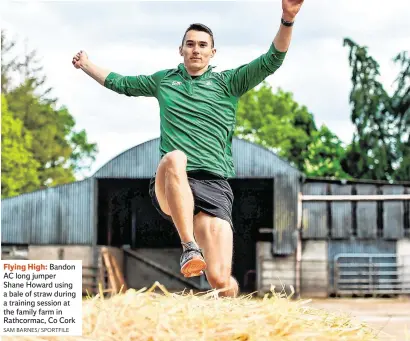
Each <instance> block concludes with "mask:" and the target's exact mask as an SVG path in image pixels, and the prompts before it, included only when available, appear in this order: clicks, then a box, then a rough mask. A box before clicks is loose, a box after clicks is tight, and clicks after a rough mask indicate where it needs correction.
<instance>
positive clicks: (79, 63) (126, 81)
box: [72, 51, 165, 97]
mask: <svg viewBox="0 0 410 341" xmlns="http://www.w3.org/2000/svg"><path fill="white" fill-rule="evenodd" d="M72 63H73V65H74V67H75V68H76V69H81V70H83V71H84V72H85V73H86V74H87V75H88V76H90V77H91V78H93V79H95V80H96V81H97V82H98V83H99V84H101V85H102V86H104V87H105V88H107V89H110V90H112V91H114V92H116V93H118V94H123V95H126V96H134V97H137V96H145V97H155V96H156V92H157V87H158V84H159V82H160V81H161V78H162V77H163V76H164V73H165V70H162V71H159V72H156V73H154V74H153V75H148V76H146V75H138V76H122V75H120V74H118V73H115V72H112V71H109V70H105V69H103V68H101V67H99V66H97V65H95V64H94V63H92V62H91V61H90V60H89V59H88V56H87V54H86V53H85V52H84V51H80V52H78V53H77V54H76V55H74V57H73V61H72Z"/></svg>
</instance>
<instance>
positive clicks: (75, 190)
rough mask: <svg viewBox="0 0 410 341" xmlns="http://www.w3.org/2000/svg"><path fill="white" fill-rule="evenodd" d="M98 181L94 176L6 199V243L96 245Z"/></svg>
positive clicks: (3, 226)
mask: <svg viewBox="0 0 410 341" xmlns="http://www.w3.org/2000/svg"><path fill="white" fill-rule="evenodd" d="M95 182H96V180H95V179H93V178H90V179H87V180H84V181H78V182H75V183H71V184H67V185H62V186H57V187H53V188H48V189H46V190H40V191H36V192H33V193H28V194H23V195H20V196H17V197H14V198H9V199H4V200H2V204H1V241H2V243H5V244H9V243H10V244H43V245H45V244H88V245H92V244H93V243H95V238H96V234H95V232H96V231H95V201H94V195H95V191H96V184H95Z"/></svg>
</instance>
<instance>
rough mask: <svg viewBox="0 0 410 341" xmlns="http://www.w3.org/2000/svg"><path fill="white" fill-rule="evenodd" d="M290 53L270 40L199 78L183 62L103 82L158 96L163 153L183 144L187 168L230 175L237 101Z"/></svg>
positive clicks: (114, 87) (125, 91)
mask: <svg viewBox="0 0 410 341" xmlns="http://www.w3.org/2000/svg"><path fill="white" fill-rule="evenodd" d="M285 55H286V52H279V51H277V50H276V49H275V47H274V45H273V44H271V46H270V48H269V50H268V51H267V52H266V53H264V54H263V55H261V56H260V57H258V58H256V59H254V60H253V61H251V62H250V63H248V64H245V65H242V66H240V67H238V68H235V69H231V70H226V71H222V72H214V71H213V68H214V67H212V66H209V68H208V70H207V71H206V72H205V73H204V74H202V75H201V76H199V77H197V78H194V79H193V78H192V77H191V76H190V75H189V74H188V73H187V71H186V69H185V66H184V64H179V66H178V67H177V68H176V69H166V70H161V71H158V72H156V73H154V74H152V75H137V76H121V75H119V74H117V73H115V72H111V73H110V74H109V75H108V76H107V78H106V80H105V84H104V86H105V87H106V88H108V89H110V90H112V91H115V92H117V93H119V94H124V95H126V96H134V97H138V96H146V97H155V98H156V99H157V100H158V103H159V108H160V122H161V123H160V133H161V135H160V153H161V157H162V156H164V155H165V154H166V153H169V152H171V151H173V150H181V151H183V152H184V153H185V154H186V156H187V159H188V164H187V171H191V170H205V171H208V172H211V173H214V174H217V175H220V176H222V177H225V178H229V177H232V176H234V175H235V169H234V164H233V157H232V138H233V134H234V129H235V123H236V109H237V105H238V101H239V99H240V97H241V96H242V95H243V94H244V93H246V92H247V91H249V90H251V89H252V88H254V87H255V86H256V85H258V84H259V83H261V82H262V81H263V80H264V79H265V78H266V77H268V76H269V75H272V74H273V73H274V72H275V71H276V70H277V69H278V68H279V67H280V66H281V64H282V63H283V60H284V58H285Z"/></svg>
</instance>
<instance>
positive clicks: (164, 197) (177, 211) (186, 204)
mask: <svg viewBox="0 0 410 341" xmlns="http://www.w3.org/2000/svg"><path fill="white" fill-rule="evenodd" d="M186 165H187V158H186V156H185V154H184V153H183V152H181V151H179V150H175V151H173V152H170V153H168V154H166V155H165V156H164V157H163V158H162V160H161V162H160V164H159V166H158V169H157V173H156V178H155V194H156V196H157V199H158V202H159V205H160V207H161V210H162V211H163V212H164V213H166V214H168V215H170V216H171V217H172V220H173V222H174V225H175V227H176V229H177V231H178V234H179V237H180V239H181V243H182V246H183V249H184V251H185V250H189V249H190V248H192V247H198V246H197V244H196V242H195V238H194V232H193V214H194V199H193V195H192V191H191V187H190V186H189V183H188V177H187V173H186ZM183 256H185V257H186V258H187V260H186V263H184V260H181V263H184V264H183V266H182V268H181V272H182V273H183V274H184V275H185V276H187V277H191V276H198V275H200V273H201V271H202V270H204V269H205V268H206V264H205V262H204V260H203V258H202V256H201V255H200V254H198V255H196V254H195V252H192V253H191V254H186V255H183Z"/></svg>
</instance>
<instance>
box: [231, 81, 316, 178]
mask: <svg viewBox="0 0 410 341" xmlns="http://www.w3.org/2000/svg"><path fill="white" fill-rule="evenodd" d="M314 131H316V126H315V122H314V119H313V115H312V114H311V113H309V111H308V109H307V108H306V107H305V106H301V105H299V104H298V103H297V102H296V101H294V99H293V95H292V94H291V93H290V92H285V91H283V90H282V89H278V91H277V93H275V94H274V93H273V92H272V88H271V86H269V84H267V83H266V82H263V83H262V85H261V86H260V88H259V89H252V90H250V91H248V92H247V93H246V94H245V95H243V96H242V98H241V99H240V101H239V104H238V113H237V127H236V131H235V135H236V136H237V137H239V138H242V139H245V140H248V141H251V142H255V143H258V144H260V145H262V146H264V147H266V148H269V149H271V150H273V151H275V152H276V153H277V154H278V155H279V156H281V157H282V158H284V159H286V160H287V161H288V162H290V163H291V164H292V165H294V166H295V167H296V168H298V169H300V170H303V168H304V164H305V161H304V153H305V152H306V150H307V147H308V145H309V143H310V142H311V140H312V138H313V132H314Z"/></svg>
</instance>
